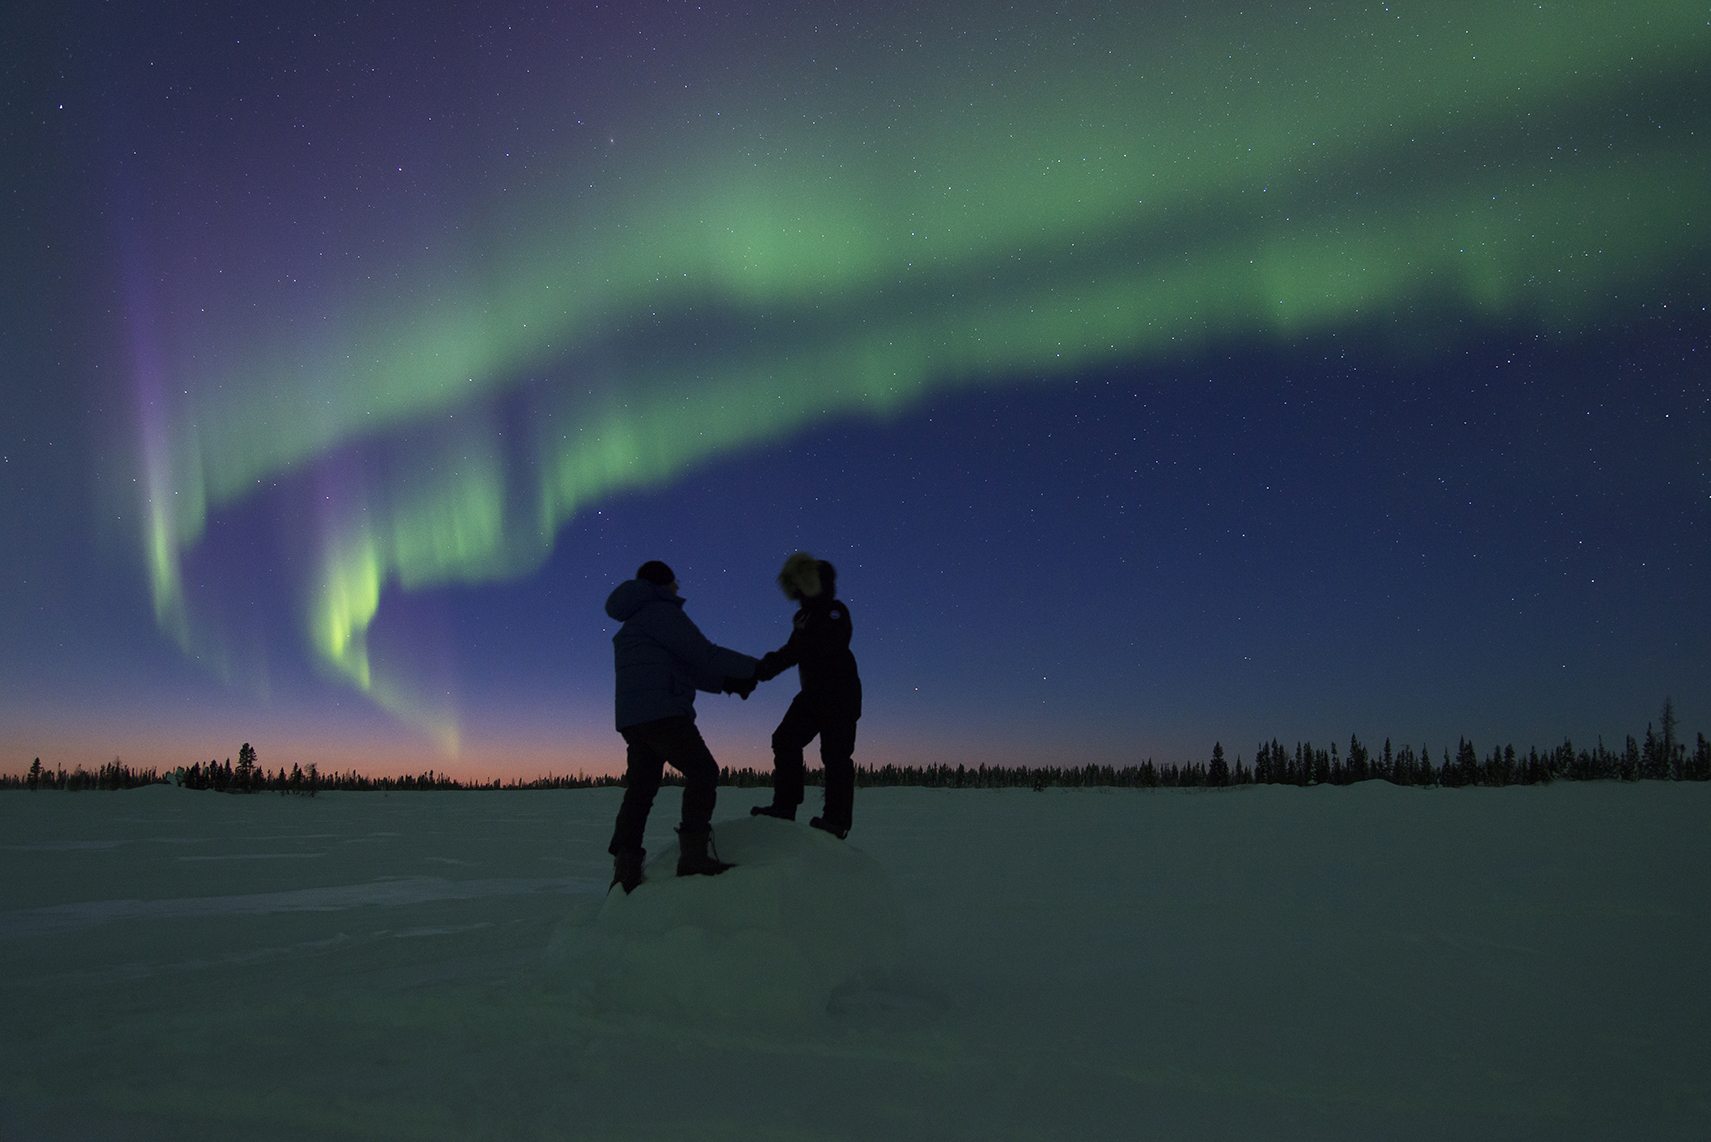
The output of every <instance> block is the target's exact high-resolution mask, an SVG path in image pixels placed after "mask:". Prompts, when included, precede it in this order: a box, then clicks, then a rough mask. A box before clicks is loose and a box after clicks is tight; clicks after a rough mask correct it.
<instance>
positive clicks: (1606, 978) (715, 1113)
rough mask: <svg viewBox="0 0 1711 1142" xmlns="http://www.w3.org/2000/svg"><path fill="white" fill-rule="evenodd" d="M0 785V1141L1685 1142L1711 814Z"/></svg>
mask: <svg viewBox="0 0 1711 1142" xmlns="http://www.w3.org/2000/svg"><path fill="white" fill-rule="evenodd" d="M764 795H765V791H762V790H725V791H723V792H722V793H721V795H720V801H719V810H718V813H717V814H716V815H715V827H716V829H717V833H718V841H719V847H720V851H721V852H722V853H723V855H724V856H725V857H726V858H727V859H733V860H738V861H742V862H743V863H742V865H741V866H740V867H739V868H738V869H737V870H735V871H733V872H732V873H729V874H727V875H726V876H724V877H719V878H714V879H709V878H701V877H697V878H689V879H685V880H682V881H679V880H677V879H675V878H673V877H670V876H669V875H661V874H662V873H664V872H668V871H669V869H670V867H671V863H672V862H674V860H675V853H674V852H673V849H672V840H673V838H672V834H671V826H672V824H673V823H674V822H675V817H676V809H677V803H676V798H675V796H674V795H673V793H672V792H670V791H667V792H666V793H664V794H662V796H661V798H660V801H659V804H658V805H657V806H656V808H655V811H654V816H653V820H652V821H651V822H650V824H649V831H648V838H647V843H648V848H649V850H650V852H652V853H654V854H655V857H656V859H655V861H654V862H653V867H652V870H651V875H652V876H653V879H652V880H651V881H650V882H649V883H647V884H644V885H643V886H642V887H641V888H640V889H639V890H638V891H637V892H636V893H635V894H634V895H632V896H631V897H628V898H621V897H619V896H608V895H607V891H606V888H607V883H608V881H609V880H610V878H611V864H610V859H609V858H608V857H607V856H606V853H605V851H604V850H605V844H606V839H607V837H608V835H609V831H610V828H611V823H612V818H613V815H614V814H615V812H616V809H617V804H618V791H616V790H590V791H583V792H569V791H566V792H535V793H444V794H427V793H413V794H398V795H393V796H384V795H380V794H323V795H322V796H320V797H317V798H315V799H313V800H309V799H301V798H282V797H277V796H254V797H226V796H221V795H218V794H213V793H191V792H186V791H181V790H173V789H166V788H154V789H143V790H134V791H131V792H126V793H78V794H63V793H53V794H47V793H41V794H29V793H23V792H19V793H15V794H7V795H4V796H0V1139H5V1140H6V1142H12V1140H14V1139H23V1140H37V1139H41V1140H49V1142H58V1140H64V1139H79V1140H82V1139H102V1140H105V1139H149V1140H153V1139H163V1140H164V1139H230V1138H246V1139H251V1138H260V1139H317V1138H328V1139H357V1138H364V1139H392V1138H397V1139H572V1138H574V1139H667V1138H669V1139H683V1138H694V1139H697V1140H717V1139H745V1140H747V1139H819V1138H830V1139H892V1138H902V1139H933V1140H935V1142H938V1140H943V1139H980V1140H982V1142H986V1140H991V1139H1133V1138H1163V1139H1278V1138H1310V1139H1362V1140H1368V1139H1374V1138H1384V1139H1433V1140H1438V1139H1449V1138H1454V1139H1458V1140H1459V1139H1541V1140H1542V1139H1600V1140H1602V1139H1612V1138H1645V1139H1702V1138H1704V1137H1705V1124H1706V1123H1707V1122H1708V1121H1711V1075H1708V1073H1707V1070H1706V1067H1705V1062H1704V1060H1705V1052H1706V1045H1707V1041H1708V1032H1707V1027H1711V998H1708V987H1711V985H1708V982H1707V979H1708V976H1707V972H1706V965H1707V963H1711V903H1708V898H1711V894H1707V892H1706V891H1705V884H1704V878H1705V870H1706V869H1707V868H1711V829H1707V828H1706V822H1707V820H1708V819H1711V787H1707V786H1670V785H1662V784H1649V783H1647V784H1640V785H1617V784H1598V785H1568V784H1559V785H1555V786H1551V787H1548V788H1538V789H1503V790H1483V789H1471V790H1419V789H1397V788H1393V787H1390V786H1387V785H1383V784H1379V783H1367V784H1364V785H1359V786H1354V787H1350V788H1340V789H1333V788H1316V789H1292V788H1275V787H1273V788H1258V789H1240V790H1228V791H1152V792H1141V791H1132V790H1122V791H1119V790H1096V789H1090V790H1073V791H1072V790H1048V791H1046V792H1043V793H1033V792H1031V791H1026V790H1004V791H952V790H924V789H874V790H862V791H860V793H859V794H858V797H857V802H856V827H855V830H854V831H853V832H852V833H851V835H850V842H849V844H848V845H847V846H844V847H841V848H840V847H838V846H837V844H836V842H834V841H832V840H831V839H830V838H826V837H821V836H819V835H817V834H813V833H810V832H809V831H808V829H807V826H806V825H801V824H798V825H786V824H781V823H777V822H765V821H761V822H755V821H751V819H750V818H748V816H747V812H748V808H749V806H750V805H751V804H754V803H755V802H756V800H757V799H758V798H759V797H762V796H764Z"/></svg>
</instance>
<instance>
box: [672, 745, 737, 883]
mask: <svg viewBox="0 0 1711 1142" xmlns="http://www.w3.org/2000/svg"><path fill="white" fill-rule="evenodd" d="M671 721H672V725H671V727H670V730H669V737H668V738H667V740H665V741H664V742H663V743H662V748H663V752H664V753H665V757H666V760H667V761H669V762H670V763H671V764H672V765H673V766H675V767H676V768H677V769H678V770H679V771H681V772H682V774H683V823H682V824H680V825H678V827H677V875H678V876H717V875H719V874H720V873H722V872H724V871H725V870H726V869H728V868H731V867H733V866H732V865H730V864H728V863H726V862H725V861H722V860H720V859H719V857H718V853H717V850H715V849H713V805H714V803H715V801H716V800H717V798H718V788H719V763H718V762H716V761H714V760H713V753H712V751H711V750H709V749H708V748H707V742H706V741H705V740H704V739H703V738H702V737H701V731H700V730H699V729H698V728H696V725H695V721H694V719H693V718H673V719H671Z"/></svg>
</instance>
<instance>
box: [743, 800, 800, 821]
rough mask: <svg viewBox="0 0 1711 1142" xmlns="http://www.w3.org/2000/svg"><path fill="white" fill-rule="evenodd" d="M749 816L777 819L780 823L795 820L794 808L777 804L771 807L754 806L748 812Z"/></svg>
mask: <svg viewBox="0 0 1711 1142" xmlns="http://www.w3.org/2000/svg"><path fill="white" fill-rule="evenodd" d="M749 816H751V817H777V818H778V819H779V820H780V821H794V820H795V819H796V806H794V805H780V804H778V803H777V802H774V803H773V804H771V805H756V806H755V807H754V808H753V809H750V810H749Z"/></svg>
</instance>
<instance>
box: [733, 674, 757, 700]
mask: <svg viewBox="0 0 1711 1142" xmlns="http://www.w3.org/2000/svg"><path fill="white" fill-rule="evenodd" d="M755 684H756V680H755V679H754V678H752V677H751V678H727V679H725V693H727V694H735V695H736V696H737V697H739V698H741V699H742V700H743V701H745V702H746V701H748V700H749V695H750V694H753V693H754V692H755Z"/></svg>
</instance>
